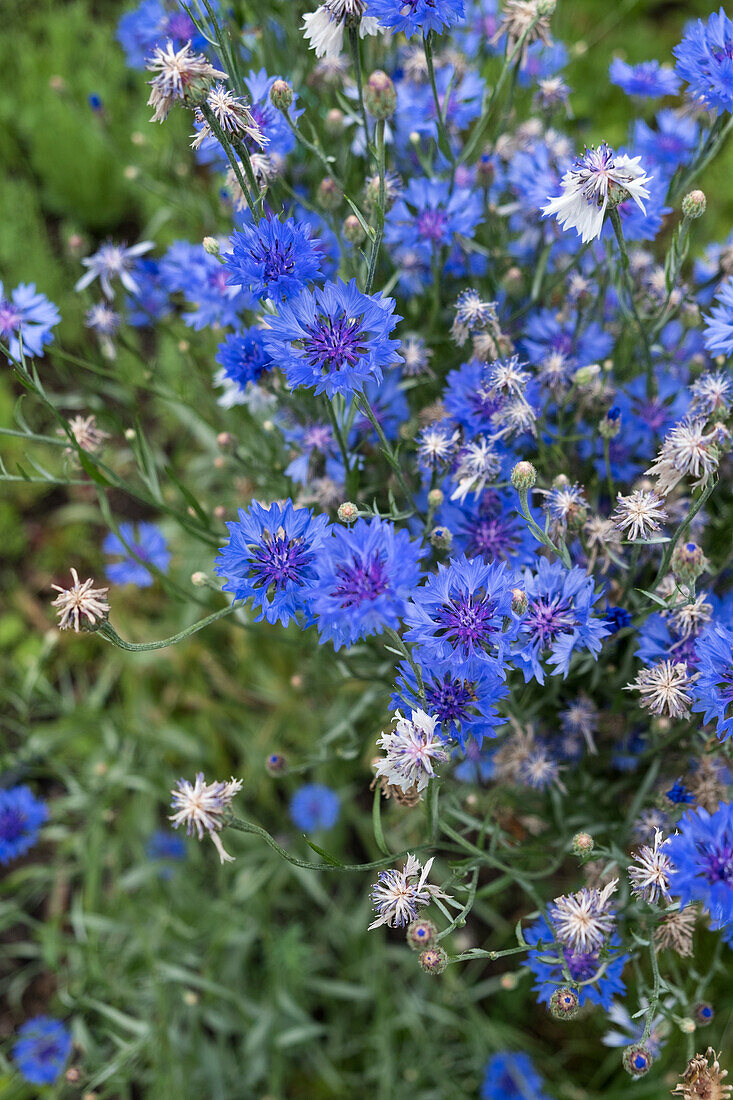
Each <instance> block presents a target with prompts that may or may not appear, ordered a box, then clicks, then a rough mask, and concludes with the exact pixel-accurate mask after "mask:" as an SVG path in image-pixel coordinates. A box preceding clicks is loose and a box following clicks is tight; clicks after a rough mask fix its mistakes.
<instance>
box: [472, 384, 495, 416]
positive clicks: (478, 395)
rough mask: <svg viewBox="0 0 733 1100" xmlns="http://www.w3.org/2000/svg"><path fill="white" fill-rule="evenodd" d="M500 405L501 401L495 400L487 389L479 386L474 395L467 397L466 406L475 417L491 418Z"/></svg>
mask: <svg viewBox="0 0 733 1100" xmlns="http://www.w3.org/2000/svg"><path fill="white" fill-rule="evenodd" d="M500 404H501V401H499V400H497V399H496V397H494V396H493V394H491V393H490V392H489V389H488V387H486V386H483V385H481V386H479V387H478V389H477V390H476V391H475V392H474V393H470V394H469V395H468V405H469V408H470V409H471V411H472V412H473V413H474V414H475V415H476V416H481V417H486V418H487V419H488V418H489V417H490V416H493V415H494V413H495V412H496V411H497V409H498V408H499V406H500Z"/></svg>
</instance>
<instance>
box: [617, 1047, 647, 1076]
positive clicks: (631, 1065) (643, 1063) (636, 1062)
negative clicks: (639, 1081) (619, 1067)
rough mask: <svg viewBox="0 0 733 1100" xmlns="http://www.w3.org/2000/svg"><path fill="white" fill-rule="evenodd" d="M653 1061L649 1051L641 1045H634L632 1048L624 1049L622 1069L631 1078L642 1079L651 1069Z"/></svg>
mask: <svg viewBox="0 0 733 1100" xmlns="http://www.w3.org/2000/svg"><path fill="white" fill-rule="evenodd" d="M653 1061H654V1059H653V1058H652V1056H651V1054H650V1052H649V1050H648V1049H647V1048H646V1047H643V1046H642V1045H641V1043H634V1045H633V1046H630V1047H626V1050H625V1051H624V1053H623V1058H622V1062H623V1065H624V1069H625V1070H626V1072H627V1073H630V1074H631V1076H632V1077H643V1076H644V1074H645V1073H648V1072H649V1070H650V1069H651V1066H652V1062H653Z"/></svg>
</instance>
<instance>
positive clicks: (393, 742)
mask: <svg viewBox="0 0 733 1100" xmlns="http://www.w3.org/2000/svg"><path fill="white" fill-rule="evenodd" d="M393 721H394V723H395V728H394V729H393V730H390V731H389V732H387V733H383V734H382V736H381V737H380V738H379V740H378V741H377V744H378V745H379V747H380V748H381V749H382V750H383V752H384V757H383V758H381V757H380V758H379V759H378V761H377V763H376V764H375V769H374V770H375V771H376V773H377V775H378V776H379V777H380V778H382V777H384V779H385V780H386V781H387V783H389V784H390V785H391V786H394V787H399V788H400V790H402V791H405V792H407V791H409V790H410V789H411V788H413V787H414V788H416V789H417V790H418V791H424V790H425V788H426V787H427V785H428V783H429V782H430V780H431V779H432V778H433V776H434V775H435V770H434V768H433V763H434V762H435V763H443V762H445V761H446V760H447V759H448V753H447V752H446V747H445V746H446V743H445V741H444V740H443V738H442V737H440V736H436V734H435V727H436V725H437V724H438V719H437V718H435V717H431V716H430V715H429V714H426V713H425V711H424V710H413V712H412V714H411V716H410V717H409V718H404V717H403V715H402V714H401V713H400V712H399V711H397V712H396V713H395V716H394V719H393Z"/></svg>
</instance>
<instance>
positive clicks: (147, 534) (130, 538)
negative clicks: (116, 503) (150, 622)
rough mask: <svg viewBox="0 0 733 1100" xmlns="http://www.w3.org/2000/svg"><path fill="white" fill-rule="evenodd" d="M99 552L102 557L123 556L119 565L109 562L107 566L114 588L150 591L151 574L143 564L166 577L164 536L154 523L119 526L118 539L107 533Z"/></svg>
mask: <svg viewBox="0 0 733 1100" xmlns="http://www.w3.org/2000/svg"><path fill="white" fill-rule="evenodd" d="M128 547H129V549H128ZM102 549H103V550H104V552H105V554H122V555H123V560H122V561H118V562H111V563H110V564H109V565H108V566H107V568H106V573H107V577H108V578H109V580H111V581H112V583H113V584H136V585H137V587H138V588H149V587H150V585H151V584H152V583H153V574H152V573H151V572H150V570H149V569H148V567H147V565H146V564H145V563H146V562H149V563H150V565H152V566H153V567H154V568H155V569H159V570H160V571H161V573H165V571H166V570H167V568H168V566H169V564H170V560H171V555H170V551H169V550H168V543H167V541H166V539H165V536H164V535H163V534H162V533H161V532H160V531H159V530H158V528H157V527H156V526H155V524H154V523H139V524H137V526H134V525H133V524H132V523H121V524H120V533H119V535H116V534H114V532H113V531H110V533H109V534H108V535H106V536H105V539H104V542H103V543H102ZM138 559H142V560H141V561H139V560H138Z"/></svg>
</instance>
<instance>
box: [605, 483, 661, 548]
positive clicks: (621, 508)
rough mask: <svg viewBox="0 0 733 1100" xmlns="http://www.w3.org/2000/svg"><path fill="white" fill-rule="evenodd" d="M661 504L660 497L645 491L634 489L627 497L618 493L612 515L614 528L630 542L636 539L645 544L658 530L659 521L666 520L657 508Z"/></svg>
mask: <svg viewBox="0 0 733 1100" xmlns="http://www.w3.org/2000/svg"><path fill="white" fill-rule="evenodd" d="M661 503H662V499H661V497H658V496H657V494H656V493H653V492H648V491H647V490H645V489H635V490H634V491H633V493H629V495H628V496H622V495H621V493H619V494H618V504H617V505H616V510H615V511H614V513H613V519H614V522H615V524H616V527H618V529H619V531H624V532H625V534H626V537H627V538H628V539H630V540H631V541H632V542H634V541H635V540H637V539H641V540H642V541H644V542H646V541H647V540H648V539H649V538H651V536H652V535H653V534H655V533H656V532H657V531H658V530H659V523H660V520H663V519H666V518H667V513H666V512H665V511H664V509H663V508H660V507H659V505H660V504H661Z"/></svg>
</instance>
